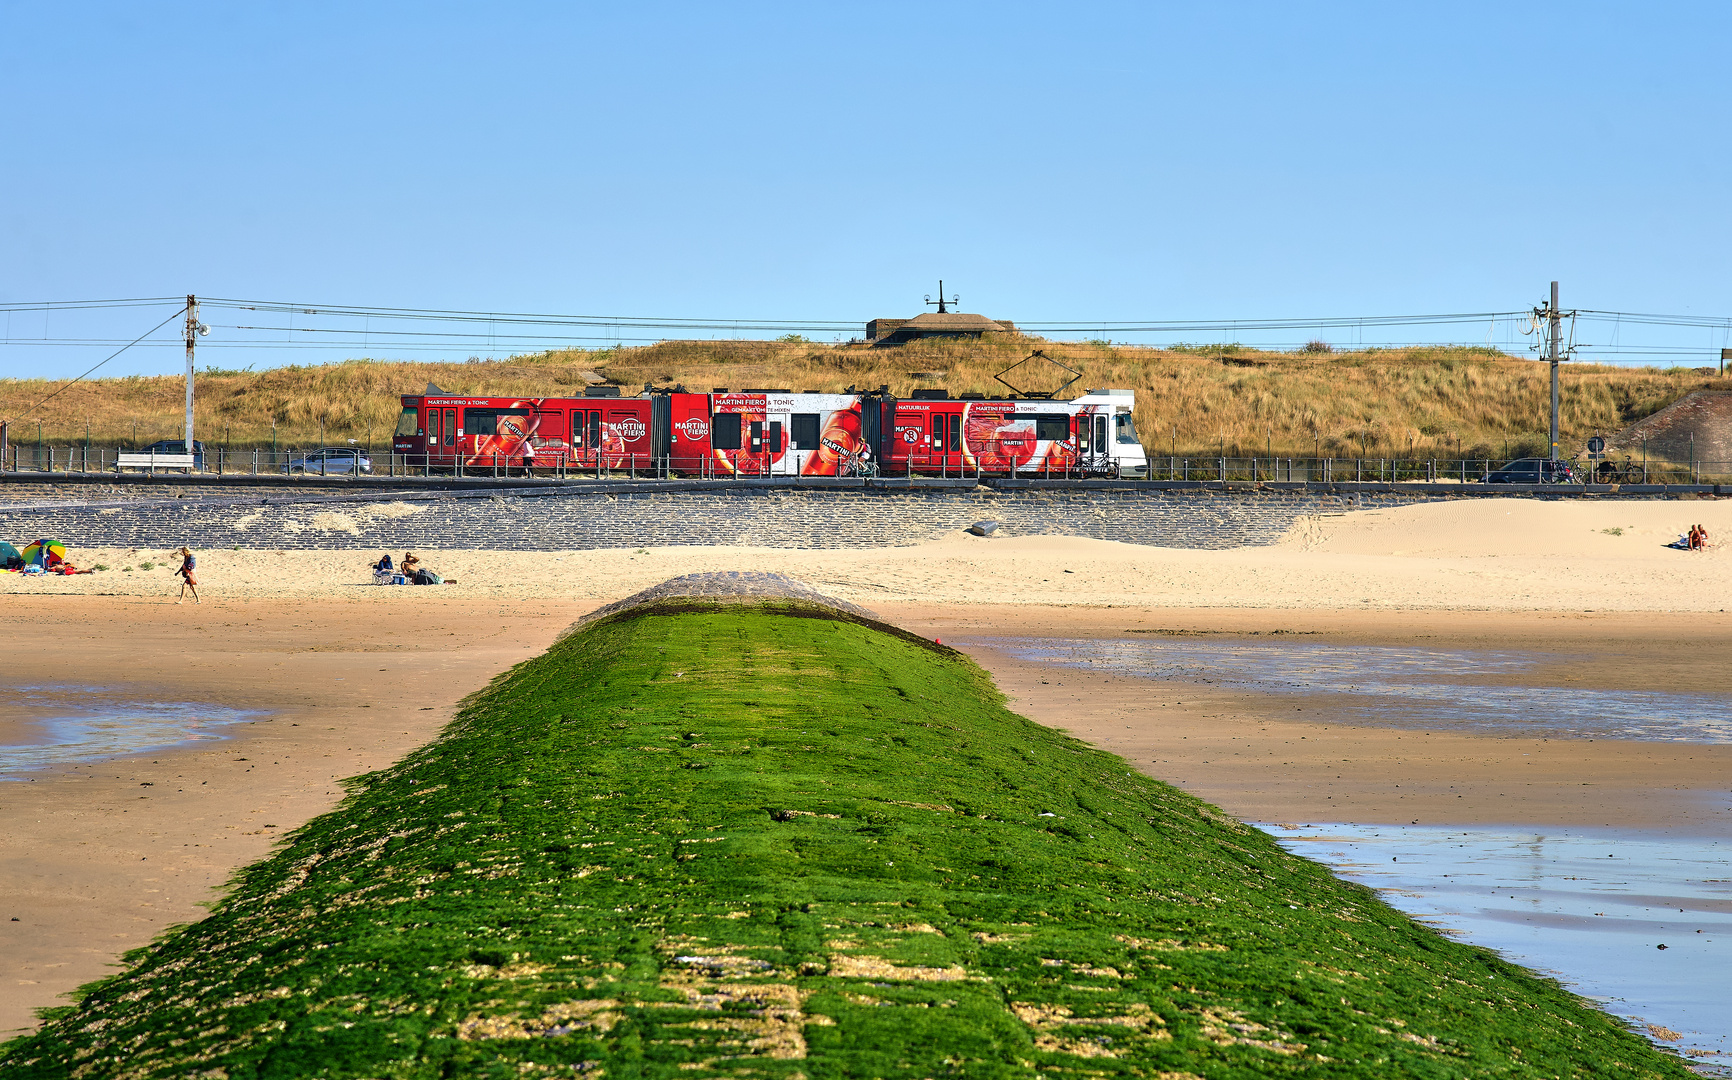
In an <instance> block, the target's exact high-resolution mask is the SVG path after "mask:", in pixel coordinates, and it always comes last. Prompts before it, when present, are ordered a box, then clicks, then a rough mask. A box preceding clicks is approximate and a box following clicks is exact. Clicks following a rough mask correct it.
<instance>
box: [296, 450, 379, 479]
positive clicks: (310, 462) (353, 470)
mask: <svg viewBox="0 0 1732 1080" xmlns="http://www.w3.org/2000/svg"><path fill="white" fill-rule="evenodd" d="M283 468H284V471H286V472H290V473H318V474H319V475H320V476H358V475H360V474H361V473H370V472H372V471H373V459H372V458H370V457H368V456H367V455H366V453H365V452H363V451H361V450H357V449H356V448H355V447H353V446H327V447H324V448H323V449H320V450H306V451H303V452H301V453H299V454H290V455H289V461H288V464H287V465H285V466H283Z"/></svg>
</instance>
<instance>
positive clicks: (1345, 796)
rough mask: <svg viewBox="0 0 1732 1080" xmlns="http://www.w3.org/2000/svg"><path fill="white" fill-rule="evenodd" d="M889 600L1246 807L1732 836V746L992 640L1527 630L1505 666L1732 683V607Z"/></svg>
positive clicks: (1103, 737)
mask: <svg viewBox="0 0 1732 1080" xmlns="http://www.w3.org/2000/svg"><path fill="white" fill-rule="evenodd" d="M881 610H883V612H884V614H886V615H889V616H891V617H892V618H893V619H894V620H895V621H897V622H899V623H900V624H901V625H904V626H907V627H908V628H910V629H913V630H917V631H919V632H921V633H925V634H928V635H930V636H935V637H939V638H943V639H945V640H946V642H947V643H950V644H958V643H962V642H970V641H972V642H978V643H979V644H961V647H962V648H963V649H964V651H966V652H968V653H969V654H970V655H972V656H973V657H974V658H975V660H976V661H977V662H979V663H980V664H981V666H983V667H985V668H986V669H987V670H988V671H990V672H992V674H993V677H994V679H996V680H997V682H998V685H999V688H1000V689H1001V690H1003V691H1004V692H1005V694H1006V695H1007V696H1008V697H1009V698H1010V701H1011V707H1012V708H1014V709H1016V710H1017V711H1018V712H1020V713H1022V714H1024V715H1025V716H1028V717H1030V718H1032V719H1034V720H1038V721H1040V722H1041V723H1044V724H1049V725H1051V726H1054V727H1060V728H1064V729H1066V730H1068V731H1070V732H1071V733H1073V734H1075V735H1076V736H1078V737H1079V738H1082V739H1086V740H1088V741H1089V742H1091V743H1094V744H1095V745H1097V746H1099V747H1101V748H1102V749H1105V750H1110V751H1112V752H1113V753H1115V754H1119V755H1121V756H1123V757H1124V758H1126V759H1127V760H1129V761H1131V762H1132V763H1134V764H1135V765H1136V766H1137V767H1138V768H1139V769H1141V770H1142V771H1144V772H1146V773H1148V774H1149V775H1151V776H1156V777H1159V778H1160V779H1162V780H1166V781H1168V782H1170V783H1173V784H1176V785H1178V786H1179V787H1182V788H1184V789H1185V790H1187V791H1190V792H1192V793H1193V794H1196V795H1198V796H1201V797H1202V798H1205V799H1208V800H1209V801H1211V802H1214V803H1216V804H1217V805H1219V806H1221V807H1222V808H1223V809H1225V810H1228V811H1229V812H1231V813H1232V814H1234V815H1235V816H1237V817H1241V818H1244V819H1246V820H1249V821H1260V822H1274V823H1278V822H1295V821H1298V822H1313V821H1327V822H1357V823H1388V824H1402V825H1405V824H1411V823H1416V822H1417V823H1422V824H1427V825H1445V824H1459V825H1470V824H1523V825H1593V826H1617V827H1630V828H1654V827H1667V828H1673V829H1680V830H1686V831H1691V832H1705V833H1715V834H1720V835H1728V836H1732V745H1723V746H1702V745H1690V744H1681V743H1656V742H1632V741H1625V740H1607V739H1601V740H1595V741H1589V740H1577V739H1538V738H1524V737H1519V736H1503V737H1500V736H1488V735H1483V734H1469V733H1463V732H1458V731H1432V732H1420V731H1413V730H1404V729H1396V728H1380V727H1368V726H1364V725H1351V726H1349V725H1344V724H1341V723H1339V722H1331V720H1330V718H1329V708H1328V706H1327V703H1324V702H1320V701H1318V700H1316V699H1313V698H1309V697H1306V696H1304V695H1296V694H1282V695H1268V694H1254V693H1234V692H1229V691H1222V690H1218V689H1213V688H1210V687H1207V686H1201V685H1195V684H1185V683H1174V682H1160V681H1155V680H1150V679H1141V678H1135V677H1126V676H1122V675H1116V674H1109V673H1102V672H1093V671H1088V670H1083V669H1079V668H1068V667H1066V668H1061V667H1055V666H1053V665H1050V664H1041V663H1031V662H1028V661H1023V660H1019V659H1016V658H1014V657H1012V656H1010V655H1008V654H1007V653H1005V652H1003V651H1001V650H999V649H996V648H993V647H992V646H991V644H990V641H991V639H993V638H1005V637H1018V638H1021V637H1029V636H1043V637H1075V638H1091V637H1093V638H1104V637H1120V636H1133V634H1135V635H1137V636H1141V635H1153V636H1168V635H1170V636H1173V637H1196V636H1201V637H1216V636H1221V637H1247V638H1255V637H1258V636H1272V635H1280V636H1282V637H1287V636H1294V637H1300V636H1302V637H1303V638H1304V639H1305V640H1314V641H1322V642H1331V643H1339V644H1367V645H1381V646H1390V645H1404V644H1406V645H1423V646H1426V647H1429V648H1438V649H1463V650H1475V649H1486V650H1509V649H1521V650H1524V651H1530V652H1536V653H1539V654H1542V655H1545V656H1549V657H1550V659H1549V661H1547V662H1542V663H1541V664H1540V665H1539V666H1538V667H1537V668H1535V669H1534V670H1533V671H1531V672H1528V673H1524V674H1523V675H1522V676H1505V677H1502V678H1501V679H1488V681H1504V682H1518V681H1528V682H1530V683H1534V684H1539V683H1544V684H1548V685H1561V686H1581V687H1583V688H1623V689H1634V690H1667V691H1691V690H1699V691H1707V692H1725V690H1726V689H1727V685H1728V682H1727V679H1726V678H1725V676H1724V674H1723V673H1725V672H1727V671H1732V617H1729V616H1725V615H1718V614H1701V615H1693V616H1690V617H1689V618H1688V619H1681V618H1679V617H1677V616H1672V615H1643V614H1603V615H1601V614H1592V615H1590V614H1572V615H1557V614H1547V613H1489V612H1393V613H1367V612H1356V611H1355V612H1290V611H1276V612H1245V611H1230V610H1214V611H1211V610H1196V609H1193V610H1149V609H1124V610H1123V611H1122V612H1121V611H1120V610H1118V609H1114V610H1112V611H1103V610H1101V609H1089V608H1067V609H1057V610H1052V611H1047V612H1043V613H1042V617H1041V618H1040V619H1039V620H1032V619H1029V618H1028V617H1027V616H1028V613H1027V612H1026V611H1025V612H1022V613H1020V615H1019V613H1017V612H1013V611H1002V612H995V611H992V610H990V609H974V610H964V611H958V610H956V609H949V610H945V609H940V608H933V607H921V606H904V607H898V608H894V609H891V608H884V609H881ZM1313 717H1315V719H1312V718H1313Z"/></svg>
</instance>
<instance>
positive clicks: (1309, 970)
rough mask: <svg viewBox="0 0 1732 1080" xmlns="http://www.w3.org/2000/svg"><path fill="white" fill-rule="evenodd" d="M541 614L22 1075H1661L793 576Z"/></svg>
mask: <svg viewBox="0 0 1732 1080" xmlns="http://www.w3.org/2000/svg"><path fill="white" fill-rule="evenodd" d="M708 603H709V602H708V601H706V600H704V599H702V598H697V597H689V596H688V597H678V596H673V597H661V598H656V599H651V600H649V601H647V602H645V603H643V604H639V605H637V606H634V607H628V608H624V609H621V610H619V611H616V612H614V613H612V614H610V615H608V616H606V617H604V618H602V619H600V620H598V621H595V622H592V623H590V624H589V625H587V626H585V627H583V628H581V629H579V630H578V631H576V632H574V633H572V634H571V635H569V636H567V637H565V638H564V639H562V640H561V641H560V642H558V643H557V644H556V645H555V646H553V648H551V649H550V650H549V651H548V652H547V653H546V654H544V655H542V656H540V657H538V658H536V659H534V660H531V661H529V662H527V663H524V664H522V665H520V666H518V667H517V668H516V669H514V670H512V671H511V672H509V673H507V674H506V675H504V676H501V677H500V678H499V679H498V680H496V681H495V682H494V683H493V685H491V686H490V687H489V688H488V689H486V690H485V691H483V692H482V693H480V694H478V695H476V696H475V697H474V698H473V699H472V700H470V701H469V702H468V703H467V704H466V706H465V708H464V709H463V710H462V711H461V712H460V713H459V715H458V717H457V719H456V720H455V721H454V722H453V723H452V724H451V726H450V727H449V728H448V730H447V731H446V732H445V733H444V734H443V735H442V736H441V737H440V738H439V739H438V740H437V741H436V742H434V743H432V744H431V745H429V746H427V747H425V748H423V749H422V750H420V751H418V752H416V753H414V754H412V755H411V756H409V757H408V758H406V759H405V760H404V761H402V762H401V763H400V764H398V765H396V766H395V767H393V768H391V769H388V770H386V771H383V772H380V773H376V774H373V775H370V776H366V777H362V778H360V779H359V780H358V781H356V782H355V784H354V786H353V788H352V791H351V793H350V795H349V797H348V799H347V800H346V801H345V803H344V805H343V806H342V807H341V808H340V809H339V810H337V811H335V812H333V813H330V814H327V815H325V816H323V817H320V818H318V819H316V820H314V821H313V822H311V823H309V824H308V825H306V826H305V827H303V828H301V829H299V830H297V831H296V832H295V833H294V834H293V835H292V836H290V837H289V838H288V839H287V840H286V841H285V842H284V844H283V845H282V847H281V848H280V849H279V850H278V851H277V852H276V853H275V854H274V855H272V856H271V857H270V858H268V859H265V860H264V861H262V862H259V863H257V864H255V865H253V866H251V867H249V868H247V869H246V870H245V871H243V872H242V873H241V874H240V875H238V877H237V878H236V880H235V882H234V883H233V886H232V890H231V892H230V893H229V895H228V897H227V899H226V900H224V901H223V902H222V903H221V904H220V905H218V906H217V907H216V908H215V909H214V910H213V911H212V913H211V915H210V916H209V917H208V918H206V919H204V920H203V921H201V922H199V923H197V924H195V925H192V926H189V927H184V928H181V929H178V930H176V931H174V932H172V933H170V934H168V935H167V936H165V937H164V938H163V939H162V940H161V941H160V942H158V943H157V944H155V945H153V946H151V947H150V948H147V949H143V950H140V951H139V952H137V953H135V954H133V955H131V956H129V957H128V965H127V967H126V968H125V970H124V971H123V972H122V973H121V974H118V975H116V976H115V977H113V978H111V979H109V980H107V981H105V982H102V983H100V984H97V985H94V986H91V987H87V988H85V990H84V992H83V996H82V999H81V1000H80V1001H79V1002H78V1003H77V1004H75V1005H72V1006H68V1007H66V1008H63V1009H59V1010H56V1011H55V1013H54V1014H53V1015H52V1016H51V1018H50V1019H49V1020H48V1022H47V1023H46V1024H45V1025H44V1027H43V1028H42V1029H41V1030H40V1031H38V1032H36V1033H35V1034H32V1035H30V1036H27V1037H24V1038H21V1039H17V1040H14V1041H12V1042H10V1043H7V1044H5V1045H4V1046H0V1076H4V1077H6V1078H7V1080H19V1078H37V1077H76V1078H86V1077H88V1078H102V1077H128V1078H139V1080H144V1078H153V1077H165V1078H166V1077H203V1078H225V1077H226V1078H229V1080H240V1078H253V1077H258V1078H273V1077H325V1078H332V1080H335V1078H339V1077H356V1078H359V1077H404V1078H408V1077H417V1078H419V1077H428V1078H433V1077H470V1076H483V1077H502V1078H503V1077H513V1078H517V1077H524V1076H585V1077H601V1076H608V1077H614V1078H621V1077H670V1078H671V1077H707V1076H730V1077H762V1078H783V1080H820V1078H827V1077H886V1078H888V1077H910V1078H920V1077H952V1076H954V1077H1034V1076H1036V1075H1041V1074H1047V1075H1058V1074H1066V1075H1089V1076H1113V1077H1116V1076H1125V1077H1147V1078H1153V1077H1163V1078H1167V1080H1175V1078H1185V1077H1205V1078H1211V1080H1217V1078H1219V1080H1225V1078H1234V1077H1253V1076H1320V1077H1322V1076H1327V1077H1378V1078H1387V1077H1396V1076H1414V1077H1439V1078H1441V1077H1464V1076H1498V1077H1530V1076H1531V1077H1542V1076H1544V1077H1590V1076H1591V1077H1623V1076H1643V1077H1647V1076H1669V1077H1685V1076H1689V1075H1690V1073H1688V1072H1687V1071H1686V1069H1685V1068H1684V1067H1683V1065H1682V1064H1681V1063H1680V1062H1679V1061H1678V1060H1677V1059H1676V1058H1673V1057H1670V1056H1668V1055H1666V1054H1664V1053H1662V1052H1661V1051H1659V1050H1657V1049H1655V1048H1654V1047H1652V1046H1651V1045H1650V1044H1648V1043H1647V1042H1645V1041H1644V1040H1642V1039H1641V1038H1639V1037H1637V1036H1635V1035H1633V1034H1631V1033H1630V1032H1629V1031H1627V1030H1626V1029H1624V1028H1623V1027H1622V1026H1621V1025H1620V1024H1619V1023H1617V1022H1616V1021H1614V1020H1613V1019H1611V1018H1610V1017H1608V1016H1606V1015H1604V1014H1603V1013H1600V1012H1598V1011H1596V1010H1594V1009H1592V1008H1590V1007H1588V1006H1587V1005H1586V1004H1585V1003H1584V1002H1582V1001H1581V1000H1579V999H1577V998H1575V997H1574V996H1572V995H1571V994H1569V993H1568V992H1566V991H1564V990H1563V989H1562V988H1560V987H1559V986H1557V985H1556V984H1554V983H1551V982H1547V981H1544V980H1541V979H1538V978H1535V977H1534V976H1532V975H1530V974H1528V973H1526V972H1524V971H1523V970H1521V969H1520V968H1517V967H1514V966H1512V965H1510V964H1507V963H1504V962H1502V961H1500V960H1498V959H1497V958H1496V957H1494V956H1493V955H1491V954H1489V953H1487V952H1485V951H1482V950H1477V949H1473V948H1470V947H1467V946H1464V945H1462V944H1459V943H1456V942H1452V941H1450V940H1448V939H1446V938H1444V937H1441V936H1439V935H1438V934H1436V933H1434V932H1433V931H1431V930H1429V929H1426V928H1424V927H1422V926H1419V925H1417V924H1415V923H1414V922H1412V921H1411V920H1409V919H1408V918H1406V917H1405V916H1403V915H1401V914H1400V913H1398V912H1396V911H1395V910H1393V909H1391V908H1390V907H1388V906H1386V905H1385V904H1383V903H1382V902H1380V901H1379V900H1378V899H1376V897H1375V896H1374V895H1373V894H1372V893H1370V892H1369V891H1367V890H1365V889H1362V888H1359V887H1357V886H1353V885H1349V884H1345V883H1343V882H1341V881H1339V880H1337V879H1335V878H1334V877H1332V876H1331V875H1330V874H1329V873H1328V872H1327V871H1326V870H1325V869H1324V868H1322V867H1321V866H1319V865H1317V864H1315V863H1312V862H1309V861H1306V860H1304V859H1301V858H1298V857H1295V856H1292V855H1288V854H1286V853H1285V852H1283V851H1281V850H1280V848H1278V847H1277V846H1276V845H1275V844H1274V843H1273V842H1272V841H1271V840H1269V839H1268V838H1266V837H1265V836H1263V835H1262V834H1260V833H1258V832H1256V831H1255V830H1252V829H1248V828H1246V827H1245V826H1243V825H1241V824H1239V823H1237V822H1235V821H1233V820H1231V819H1230V818H1228V817H1226V816H1224V815H1223V814H1221V813H1220V812H1219V811H1217V810H1215V809H1213V808H1211V807H1209V806H1208V805H1206V804H1204V803H1201V802H1199V801H1198V800H1196V799H1193V798H1191V797H1189V796H1187V795H1184V794H1182V793H1180V792H1178V791H1176V790H1175V789H1173V788H1171V787H1168V786H1166V785H1163V784H1161V783H1158V782H1156V781H1153V780H1150V779H1148V778H1146V777H1143V776H1141V775H1138V774H1135V773H1133V772H1132V771H1131V770H1130V769H1129V768H1128V766H1126V765H1125V763H1124V762H1122V761H1120V760H1119V759H1117V758H1115V757H1113V756H1111V755H1109V754H1105V753H1101V752H1099V751H1096V750H1093V749H1090V748H1089V747H1087V746H1085V745H1084V744H1082V743H1080V742H1078V741H1076V740H1074V739H1072V738H1069V737H1067V736H1065V735H1063V734H1061V733H1058V732H1055V731H1051V730H1049V729H1046V728H1043V727H1040V726H1038V725H1036V724H1033V723H1031V722H1029V721H1027V720H1024V719H1022V718H1021V717H1018V716H1016V715H1014V714H1012V713H1010V712H1008V711H1006V710H1005V708H1004V707H1003V704H1002V699H1001V698H1000V696H999V695H998V693H997V692H996V691H995V689H994V688H993V686H992V684H991V682H990V681H989V680H988V678H987V677H986V675H985V674H984V673H983V672H982V671H981V670H980V669H979V668H977V667H975V666H974V665H973V664H972V663H970V662H969V661H968V660H967V659H966V658H964V657H962V656H961V655H959V654H957V653H954V652H952V651H950V650H948V649H946V648H944V647H942V646H938V645H935V644H934V643H932V642H928V641H924V640H922V639H919V638H915V637H912V636H911V635H908V634H905V633H902V632H900V631H893V630H891V629H890V628H888V627H884V626H881V625H879V624H875V623H873V622H872V621H871V620H870V619H868V618H865V617H862V616H861V615H859V614H857V613H853V612H843V611H838V610H835V609H828V608H825V607H824V606H823V605H821V604H817V603H813V602H811V601H809V600H806V599H797V600H790V601H777V600H775V599H768V598H758V599H756V600H754V601H753V602H751V603H730V604H719V603H718V604H716V605H714V606H706V605H708Z"/></svg>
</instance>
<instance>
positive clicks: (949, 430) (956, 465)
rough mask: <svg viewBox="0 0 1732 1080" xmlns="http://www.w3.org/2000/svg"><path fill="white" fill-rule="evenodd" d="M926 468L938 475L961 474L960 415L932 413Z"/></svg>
mask: <svg viewBox="0 0 1732 1080" xmlns="http://www.w3.org/2000/svg"><path fill="white" fill-rule="evenodd" d="M927 441H928V445H929V447H930V449H929V451H928V454H927V460H926V466H927V468H928V469H934V470H937V471H938V472H939V473H940V474H946V475H957V476H959V475H961V473H962V414H961V413H933V414H932V430H931V432H930V433H929V437H928V440H927Z"/></svg>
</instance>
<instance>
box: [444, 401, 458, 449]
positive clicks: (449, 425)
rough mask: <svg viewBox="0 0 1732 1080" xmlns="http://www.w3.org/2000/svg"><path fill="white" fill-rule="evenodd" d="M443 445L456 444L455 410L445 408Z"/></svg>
mask: <svg viewBox="0 0 1732 1080" xmlns="http://www.w3.org/2000/svg"><path fill="white" fill-rule="evenodd" d="M445 445H446V446H456V445H457V410H456V409H446V410H445Z"/></svg>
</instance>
